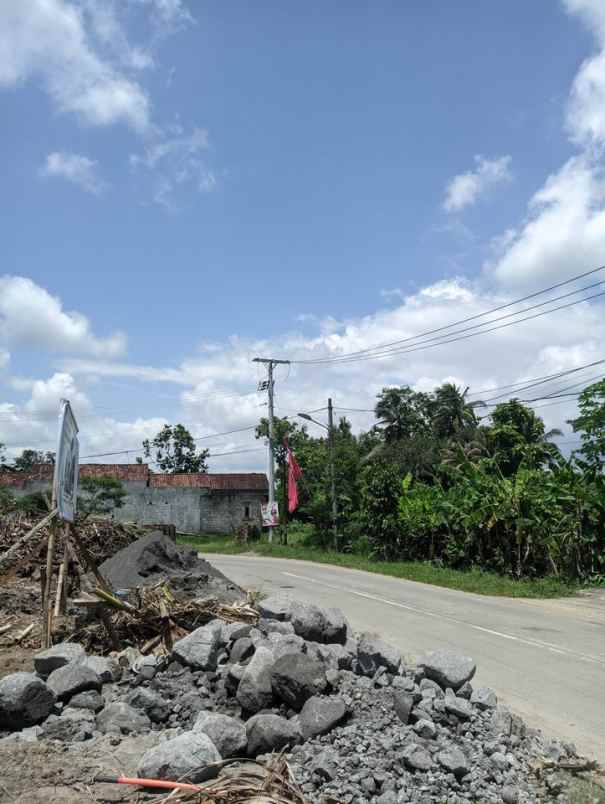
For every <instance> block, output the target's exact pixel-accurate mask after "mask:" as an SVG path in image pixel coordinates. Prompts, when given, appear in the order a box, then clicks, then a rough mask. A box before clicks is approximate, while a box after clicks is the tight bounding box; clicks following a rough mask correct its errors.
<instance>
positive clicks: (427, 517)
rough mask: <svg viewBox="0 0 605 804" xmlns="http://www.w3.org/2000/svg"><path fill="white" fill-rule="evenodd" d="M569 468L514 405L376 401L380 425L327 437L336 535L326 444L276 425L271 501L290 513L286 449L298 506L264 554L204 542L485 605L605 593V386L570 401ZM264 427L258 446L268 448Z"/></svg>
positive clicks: (395, 391)
mask: <svg viewBox="0 0 605 804" xmlns="http://www.w3.org/2000/svg"><path fill="white" fill-rule="evenodd" d="M578 405H579V415H578V416H577V418H575V419H574V420H572V421H571V422H570V424H571V425H572V427H573V430H574V432H575V433H577V434H578V435H579V443H580V448H579V449H578V450H576V451H575V452H573V453H572V454H571V455H570V456H569V457H565V456H564V455H563V454H562V453H561V451H560V450H559V448H558V447H557V446H556V444H555V442H554V441H553V438H554V437H555V436H556V435H558V434H559V433H558V431H551V432H547V431H546V429H545V426H544V422H543V421H542V419H541V418H540V417H539V416H538V415H537V414H536V412H534V410H533V409H532V408H531V407H528V406H527V405H525V404H523V403H522V402H521V401H519V400H517V399H512V400H508V401H506V402H502V403H500V404H495V405H493V406H492V407H489V406H488V405H486V404H485V403H483V402H481V401H478V400H476V399H475V400H474V401H471V400H470V399H469V398H468V396H467V392H466V391H463V390H462V389H460V388H457V387H456V386H454V385H452V384H445V385H442V386H441V387H439V388H437V389H436V390H435V391H434V392H433V393H430V394H428V393H420V392H416V391H413V390H412V389H410V388H407V387H402V388H385V389H384V390H383V391H382V392H381V393H380V394H379V395H378V399H377V403H376V407H375V415H376V424H375V426H374V427H372V429H371V430H370V431H368V432H365V433H361V434H360V435H357V436H356V435H354V434H353V433H352V430H351V425H350V423H349V422H348V420H347V419H346V418H341V419H340V421H339V422H338V425H337V427H336V428H335V432H334V454H335V474H336V488H337V495H338V499H337V502H338V522H337V533H336V537H335V536H334V532H333V528H332V519H331V498H330V475H329V452H328V450H329V444H328V440H327V439H326V438H315V437H312V436H311V435H310V434H309V432H308V429H307V427H306V426H300V425H298V423H296V422H295V421H292V420H290V419H285V418H284V419H279V418H276V419H275V420H274V429H275V434H276V435H275V439H276V444H277V456H276V457H277V476H278V479H279V483H278V499H279V501H280V508H281V512H282V517H283V514H284V512H285V511H287V482H286V472H287V466H286V450H285V448H284V447H283V446H282V444H283V442H284V439H285V438H287V439H288V441H289V444H290V446H291V447H292V449H293V451H294V453H295V455H296V458H297V460H298V462H299V464H300V466H301V468H302V470H303V478H302V481H300V484H299V495H300V505H299V507H298V508H297V510H296V511H295V513H294V514H293V515H292V517H291V519H290V521H289V522H288V523H285V524H283V525H282V526H281V527H280V528H279V529H277V530H276V532H275V534H274V542H276V543H274V544H273V545H269V544H267V543H266V542H265V541H264V540H263V541H253V542H250V541H248V542H247V543H246V544H241V543H240V542H238V541H235V540H229V539H223V540H216V539H213V540H210V541H205V542H204V549H205V550H206V551H207V552H210V551H213V550H214V551H217V552H218V551H220V552H243V551H246V550H250V549H253V550H254V551H256V552H258V553H261V554H263V555H274V556H287V557H290V558H304V559H311V560H314V561H323V562H329V563H334V564H341V565H343V566H350V567H356V568H359V569H366V570H370V571H373V572H382V573H384V574H387V575H395V576H397V577H404V578H410V579H412V580H419V581H423V582H429V583H435V584H439V585H442V586H449V587H452V588H457V589H465V590H467V591H473V592H479V593H486V594H506V595H514V596H526V595H527V596H539V597H549V596H554V595H562V594H570V593H572V592H573V591H574V590H577V589H578V588H579V587H580V586H586V585H594V584H602V583H604V582H605V476H604V473H603V469H604V465H605V380H601V381H600V382H597V383H595V384H593V385H591V386H589V387H588V388H586V389H585V390H584V391H583V392H582V393H581V394H580V396H579V400H578ZM267 424H268V423H267V421H266V420H262V421H261V423H260V425H259V427H258V429H257V436H258V437H259V438H262V437H265V436H266V433H267V429H268V427H267Z"/></svg>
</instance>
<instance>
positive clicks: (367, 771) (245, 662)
mask: <svg viewBox="0 0 605 804" xmlns="http://www.w3.org/2000/svg"><path fill="white" fill-rule="evenodd" d="M139 569H140V568H139ZM151 575H154V573H151ZM151 575H150V576H149V577H151ZM475 669H476V668H475V663H474V662H473V660H472V659H471V658H469V657H465V656H458V655H455V654H453V653H451V652H448V651H443V650H437V651H434V652H433V653H430V654H428V655H426V656H424V657H422V658H420V659H419V660H418V662H417V663H416V664H415V665H414V666H408V665H406V664H405V663H404V662H403V660H402V657H401V655H400V653H399V651H398V650H397V649H396V648H394V647H393V646H391V645H388V644H385V643H384V642H383V641H382V640H381V639H380V638H379V637H378V636H376V635H374V634H370V633H364V634H359V635H355V634H353V632H352V630H351V628H350V626H349V624H348V623H347V621H346V619H345V617H344V615H343V613H342V612H341V611H340V610H338V609H322V608H319V607H317V606H313V605H307V604H302V603H299V602H293V601H290V600H287V599H284V598H280V597H273V598H268V599H266V600H264V601H261V602H260V603H259V604H258V621H257V622H256V623H252V622H237V621H236V622H226V621H225V620H223V619H219V618H214V619H211V620H210V621H209V622H207V623H205V624H204V625H202V626H200V627H199V628H196V629H195V630H194V631H192V632H191V633H189V634H188V635H186V636H184V637H183V638H181V639H179V640H177V641H175V642H174V644H173V646H172V649H171V651H170V653H169V654H167V655H164V656H158V655H142V654H141V652H140V651H139V650H137V648H135V647H129V648H127V649H126V650H123V651H121V652H116V653H113V654H111V655H109V656H106V657H100V656H95V655H90V654H88V653H87V652H86V651H85V649H84V648H83V647H82V646H81V645H79V644H77V643H74V642H72V643H69V642H66V643H61V644H58V645H55V646H54V647H52V648H50V649H48V650H45V651H41V652H39V653H37V654H36V656H35V657H34V672H31V673H13V674H10V675H8V676H5V677H4V678H2V679H0V730H1V732H0V736H1V739H0V756H1V752H2V749H3V747H4V746H6V745H14V744H15V741H18V743H19V745H23V747H24V748H26V745H25V744H26V743H27V742H28V741H30V742H35V743H36V744H40V743H44V742H45V741H58V742H59V743H62V744H65V745H76V746H79V745H83V744H90V745H93V746H94V745H95V741H98V742H99V744H100V745H104V744H105V743H104V742H103V741H106V740H107V739H108V738H109V739H110V740H111V741H112V744H114V745H119V743H120V742H121V741H125V740H127V741H129V743H132V740H133V739H136V738H137V737H140V738H141V750H140V756H139V757H138V760H137V767H136V775H137V776H138V777H144V778H148V779H168V780H185V781H188V782H191V783H198V784H200V785H210V786H212V785H215V786H218V787H220V785H223V789H225V785H228V784H230V783H231V784H233V785H235V784H236V782H235V781H232V782H229V781H228V777H225V776H224V773H225V772H226V771H227V768H225V767H224V762H225V761H226V760H231V759H233V758H242V759H244V760H245V758H248V766H246V764H244V765H241V766H239V769H237V768H238V766H233V767H234V768H236V770H232V771H231V772H232V773H233V774H234V776H233V779H239V782H238V783H241V780H242V778H244V777H245V778H246V779H247V781H248V783H250V778H251V777H250V773H249V771H246V770H245V768H246V767H248V768H249V767H250V766H249V761H250V760H252V759H254V760H260V761H262V760H263V759H266V758H267V755H270V754H272V753H278V754H280V753H281V754H282V755H283V759H284V760H286V761H287V762H288V764H289V766H290V768H291V771H292V773H293V778H294V780H295V782H296V784H297V785H299V786H300V788H297V787H296V785H294V783H292V784H293V786H292V787H291V791H292V792H291V796H292V797H291V798H288V797H287V795H286V797H283V796H282V797H281V798H280V797H279V796H277V795H276V797H274V798H270V797H267V798H262V797H261V798H259V797H258V796H257V797H256V798H255V797H254V795H251V796H250V799H249V800H258V801H284V802H287V801H299V802H300V803H301V804H302V802H304V801H308V802H326V804H327V803H328V802H346V804H369V803H370V802H376V804H397V803H398V802H418V803H419V804H420V802H422V803H423V804H424V802H447V804H462V802H468V801H477V802H479V801H480V802H505V803H506V804H515V802H519V803H521V802H535V801H540V802H547V801H548V802H551V801H565V800H566V798H565V791H564V790H562V789H561V787H560V783H559V782H558V781H555V777H554V776H553V775H552V774H550V773H545V774H543V775H542V776H540V777H538V776H537V775H536V768H537V767H538V766H539V764H540V762H542V761H543V760H544V759H545V758H546V759H548V760H549V761H550V762H551V763H552V762H554V763H555V764H556V762H558V761H560V760H564V761H565V762H566V763H568V764H569V763H571V764H573V763H574V762H575V761H576V754H575V749H574V748H573V746H570V745H562V744H558V743H550V742H548V741H546V740H545V739H544V738H543V737H542V736H541V734H540V733H539V732H536V731H533V730H531V729H529V728H528V727H527V726H526V725H525V724H524V723H523V722H522V721H520V720H519V719H518V718H516V717H514V716H513V715H511V714H510V713H509V712H508V711H507V710H506V709H505V708H503V707H501V706H499V705H498V701H497V697H496V694H495V693H494V692H493V691H492V690H490V689H486V688H482V687H474V686H473V684H472V680H473V677H474V674H475ZM150 736H152V737H153V738H154V739H152V740H150V739H148V738H149V737H150ZM99 757H100V761H101V762H102V761H103V760H102V755H101V754H99ZM228 767H232V766H228ZM242 768H243V769H244V770H242ZM111 771H113V772H114V773H115V768H113V769H112V768H107V769H106V772H111ZM217 773H221V774H222V775H221V776H220V778H219V780H218V781H217V780H216V776H217ZM238 774H239V776H238ZM242 774H243V776H242ZM246 774H247V775H246ZM101 775H102V774H101ZM209 777H210V778H209ZM212 777H214V778H212ZM282 780H284V781H286V782H287V778H286V777H285V776H284V777H283V779H282ZM87 782H88V783H89V784H90V785H91V789H93V790H94V779H93V778H90V779H88V780H87ZM262 784H263V782H262V781H260V782H259V787H258V788H257V791H258V790H260V787H262ZM232 789H235V788H232ZM296 791H299V792H296ZM179 795H180V796H181V798H178V800H191V801H197V800H200V797H199V794H195V793H191V794H188V793H181V794H179ZM295 795H296V796H298V797H294V796H295ZM202 800H208V799H207V798H205V799H202ZM217 800H218V801H220V799H219V798H217ZM224 800H230V799H229V798H228V797H225V799H224ZM232 800H234V801H239V800H241V801H245V800H247V799H246V798H245V797H241V798H237V797H232Z"/></svg>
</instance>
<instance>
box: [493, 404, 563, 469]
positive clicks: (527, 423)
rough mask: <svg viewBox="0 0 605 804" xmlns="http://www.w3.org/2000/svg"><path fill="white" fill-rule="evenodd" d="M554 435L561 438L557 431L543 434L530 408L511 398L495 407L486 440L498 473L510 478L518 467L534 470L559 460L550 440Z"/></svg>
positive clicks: (558, 454)
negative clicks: (498, 470)
mask: <svg viewBox="0 0 605 804" xmlns="http://www.w3.org/2000/svg"><path fill="white" fill-rule="evenodd" d="M557 435H561V431H560V430H557V429H553V430H549V431H548V432H546V431H545V428H544V422H543V421H542V419H541V418H540V417H539V416H537V415H536V414H535V413H534V411H533V410H532V409H531V408H529V407H527V406H526V405H524V404H523V403H522V402H520V401H519V400H518V399H511V400H509V401H508V402H503V403H502V404H500V405H497V406H496V407H495V409H494V411H493V413H492V425H491V427H490V428H489V429H488V436H487V440H488V443H489V445H490V448H491V450H492V452H493V455H494V457H495V459H496V462H497V464H498V466H499V468H500V471H501V472H502V474H503V475H504V476H505V477H510V476H512V475H514V474H515V473H516V472H517V471H518V470H519V468H520V466H521V464H523V465H524V466H526V467H528V468H538V467H540V466H544V465H549V466H552V465H554V464H555V463H556V462H557V461H558V460H560V459H561V452H560V450H559V448H558V447H557V446H556V444H553V443H552V442H551V441H550V439H551V438H552V437H553V436H557Z"/></svg>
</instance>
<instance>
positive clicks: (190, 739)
mask: <svg viewBox="0 0 605 804" xmlns="http://www.w3.org/2000/svg"><path fill="white" fill-rule="evenodd" d="M220 759H221V755H220V754H219V752H218V750H217V748H216V746H215V745H214V743H213V742H212V740H211V739H210V737H208V735H207V734H204V733H203V732H200V731H198V732H196V731H186V732H185V733H184V734H180V735H179V736H178V737H174V738H173V739H172V740H166V742H164V743H160V744H159V745H156V746H155V748H151V749H150V750H149V751H147V752H146V753H145V754H143V757H142V758H141V761H140V762H139V766H138V768H137V776H140V777H143V778H145V779H171V780H174V779H178V780H179V781H184V782H194V783H195V782H201V781H204V779H207V778H210V777H211V776H213V775H214V773H213V772H212V771H208V770H207V766H208V765H211V764H212V763H214V762H220Z"/></svg>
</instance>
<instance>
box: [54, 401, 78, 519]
mask: <svg viewBox="0 0 605 804" xmlns="http://www.w3.org/2000/svg"><path fill="white" fill-rule="evenodd" d="M79 458H80V445H79V443H78V425H77V423H76V419H75V417H74V414H73V411H72V409H71V405H70V404H69V401H68V400H67V399H62V400H61V408H60V411H59V438H58V442H57V457H56V460H55V474H54V479H53V496H54V498H55V504H56V506H57V509H58V513H59V517H60V519H62V520H63V521H64V522H73V521H74V519H75V516H76V499H77V495H78V470H79Z"/></svg>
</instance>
